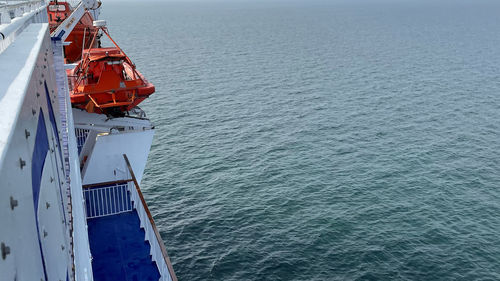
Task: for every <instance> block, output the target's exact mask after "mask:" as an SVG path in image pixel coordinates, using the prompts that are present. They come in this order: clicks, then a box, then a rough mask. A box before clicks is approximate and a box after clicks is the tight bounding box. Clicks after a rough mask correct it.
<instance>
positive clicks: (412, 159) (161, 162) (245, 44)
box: [102, 0, 500, 280]
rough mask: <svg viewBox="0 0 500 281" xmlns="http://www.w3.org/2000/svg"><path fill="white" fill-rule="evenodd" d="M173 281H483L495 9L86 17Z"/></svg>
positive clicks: (275, 4) (363, 4)
mask: <svg viewBox="0 0 500 281" xmlns="http://www.w3.org/2000/svg"><path fill="white" fill-rule="evenodd" d="M103 2H104V3H103V14H102V19H106V20H108V27H109V29H110V32H111V36H113V37H114V39H116V41H117V42H118V43H119V45H120V46H121V47H122V48H123V49H124V51H125V52H126V53H127V54H128V55H129V56H130V57H131V59H132V60H133V61H134V62H135V63H136V65H137V67H138V69H139V71H141V72H142V73H143V74H144V75H145V76H146V77H147V78H148V79H149V80H150V81H151V82H153V83H154V84H155V86H156V91H157V92H156V93H155V94H154V95H153V96H152V97H151V98H150V99H148V100H146V101H145V102H143V103H142V104H141V106H142V108H143V109H144V110H145V111H146V112H147V114H148V116H149V118H150V119H151V120H152V122H154V124H155V125H156V135H155V138H154V141H153V146H152V149H151V154H150V155H149V160H148V164H147V168H146V173H145V176H144V178H143V182H142V188H143V192H144V195H145V197H146V200H147V202H148V203H149V206H150V208H151V211H152V213H153V215H154V218H155V220H156V223H157V225H158V227H159V230H160V232H161V235H162V237H163V239H164V242H165V244H166V247H167V250H168V253H169V255H170V258H171V260H172V262H173V266H174V268H175V270H176V273H177V275H178V278H179V280H354V279H356V280H389V279H399V280H455V279H459V280H499V279H500V51H499V50H500V16H499V11H500V1H472V0H471V1H430V0H429V1H409V0H407V1H403V0H402V1H395V0H392V1H390V0H373V1H368V0H365V1H362V0H357V1H347V0H346V1H323V2H319V1H317V2H312V1H305V0H304V1H293V2H292V1H277V0H274V1H220V0H219V1H217V0H205V1H202V0H194V1H193V0H191V1H180V0H179V1H173V2H172V1H157V2H147V1H133V2H132V1H131V2H122V1H118V2H113V1H103Z"/></svg>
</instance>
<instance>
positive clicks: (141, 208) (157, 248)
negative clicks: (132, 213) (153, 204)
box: [123, 154, 177, 281]
mask: <svg viewBox="0 0 500 281" xmlns="http://www.w3.org/2000/svg"><path fill="white" fill-rule="evenodd" d="M123 158H124V159H125V163H126V164H127V168H128V171H129V173H130V177H131V178H132V182H130V186H131V188H130V194H131V199H132V202H133V204H134V208H135V209H136V210H137V214H138V215H139V220H140V222H141V227H142V228H144V231H145V233H146V237H145V239H146V240H148V241H149V244H150V246H151V247H150V248H151V251H150V254H151V257H152V259H153V261H154V262H156V266H157V267H158V271H159V272H160V275H161V277H160V280H161V281H177V277H176V275H175V272H174V268H173V267H172V263H171V262H170V258H169V257H168V254H167V250H166V248H165V244H164V243H163V240H162V239H161V236H160V233H159V232H158V229H157V228H156V224H155V222H154V220H153V217H152V216H151V213H150V212H149V208H148V205H147V204H146V200H144V197H143V196H142V192H141V189H140V188H139V183H138V182H137V179H136V178H135V174H134V171H133V170H132V167H131V165H130V162H129V160H128V157H127V155H125V154H123ZM134 187H135V188H134Z"/></svg>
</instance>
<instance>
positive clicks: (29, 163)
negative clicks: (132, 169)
mask: <svg viewBox="0 0 500 281" xmlns="http://www.w3.org/2000/svg"><path fill="white" fill-rule="evenodd" d="M51 64H52V53H51V42H50V37H49V33H48V25H47V24H30V25H29V26H28V27H26V29H25V30H24V31H23V32H22V33H21V34H20V35H19V36H18V37H17V38H16V40H15V41H14V42H13V43H12V44H11V45H10V46H9V47H8V48H7V49H6V50H5V51H4V52H3V53H1V54H0V73H2V77H1V78H0V80H1V81H0V82H1V83H0V84H1V86H0V111H1V112H2V119H1V120H0V135H1V137H0V192H1V196H0V222H1V223H2V225H3V226H2V227H0V247H1V249H0V252H1V255H0V272H1V273H2V276H1V278H2V279H5V280H66V279H67V276H68V274H69V272H68V270H69V269H70V268H71V258H70V254H69V249H70V247H69V245H68V239H67V231H68V230H67V224H66V220H65V216H66V215H65V210H66V209H65V206H64V203H63V199H62V196H61V195H62V192H63V189H64V186H65V185H64V174H63V170H62V169H61V166H62V156H61V153H60V149H59V139H58V131H59V130H60V128H59V124H58V123H57V122H55V121H54V120H53V119H51V117H50V107H53V109H54V110H55V112H52V113H53V114H57V113H58V112H57V108H58V106H57V100H56V99H54V98H53V97H54V95H53V93H54V92H53V89H54V85H55V81H54V77H55V75H54V73H53V69H52V68H51ZM45 85H47V87H45ZM61 179H63V180H61Z"/></svg>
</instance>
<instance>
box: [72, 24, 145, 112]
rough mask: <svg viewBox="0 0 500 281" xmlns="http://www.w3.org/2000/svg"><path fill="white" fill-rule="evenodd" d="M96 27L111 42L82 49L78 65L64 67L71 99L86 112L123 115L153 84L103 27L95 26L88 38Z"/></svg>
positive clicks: (96, 34)
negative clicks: (108, 44) (137, 68)
mask: <svg viewBox="0 0 500 281" xmlns="http://www.w3.org/2000/svg"><path fill="white" fill-rule="evenodd" d="M99 30H102V32H103V33H104V34H106V35H107V36H108V38H109V39H110V41H111V42H113V44H114V45H115V46H114V47H108V48H90V49H85V50H84V51H83V55H82V60H81V61H80V62H79V63H78V65H77V66H76V67H75V68H74V69H72V70H68V79H69V84H70V91H71V103H72V104H73V107H77V108H81V109H85V110H86V111H87V112H90V113H93V112H95V113H103V114H109V115H123V114H124V113H125V112H126V111H130V110H131V109H132V108H134V107H135V106H137V105H138V104H139V103H140V102H142V101H143V100H144V99H146V98H147V97H149V95H151V94H152V93H154V91H155V87H154V86H153V84H151V83H149V82H148V81H147V80H146V79H145V78H144V76H142V74H141V73H139V72H138V71H137V70H136V68H135V65H134V64H133V63H132V62H131V61H130V59H129V58H128V57H127V55H126V54H125V53H124V52H123V51H122V50H121V49H120V48H119V47H118V45H117V44H116V43H115V41H113V39H111V37H110V36H109V33H108V31H107V28H106V27H104V26H102V27H98V28H97V29H96V31H95V32H94V36H93V40H92V41H93V42H94V41H95V39H96V38H98V33H99ZM93 42H92V44H91V45H93Z"/></svg>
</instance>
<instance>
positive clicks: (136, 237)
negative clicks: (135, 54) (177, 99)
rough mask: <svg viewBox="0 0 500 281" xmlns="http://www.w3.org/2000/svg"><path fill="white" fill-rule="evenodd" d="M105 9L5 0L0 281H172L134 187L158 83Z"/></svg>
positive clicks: (0, 22)
mask: <svg viewBox="0 0 500 281" xmlns="http://www.w3.org/2000/svg"><path fill="white" fill-rule="evenodd" d="M103 8H105V3H104V4H102V3H101V2H99V1H96V0H83V1H81V2H77V3H68V2H63V1H50V2H49V1H45V0H43V1H41V0H37V1H33V0H30V1H10V0H9V1H5V0H3V1H2V0H0V112H1V116H2V118H0V192H1V195H0V280H9V281H11V280H17V281H20V280H28V281H34V280H36V281H38V280H41V281H48V280H57V281H59V280H66V281H68V280H78V281H80V280H85V281H89V280H96V281H101V280H131V281H132V280H135V281H138V280H174V281H175V280H177V277H176V276H175V273H174V270H173V267H172V264H171V262H170V260H169V257H168V255H167V251H166V247H165V244H164V242H163V241H162V238H161V236H160V234H159V232H158V229H157V228H156V226H155V222H154V220H153V217H152V216H151V213H150V212H149V210H148V206H147V204H146V201H145V199H144V197H143V195H142V192H141V189H140V184H141V179H142V177H143V174H144V169H145V166H146V161H147V158H148V154H149V151H150V147H151V143H152V140H153V135H154V125H153V124H152V122H151V121H150V120H149V119H148V118H147V117H146V113H145V112H144V111H143V110H141V109H140V108H139V107H138V105H139V103H140V102H143V101H145V100H146V101H147V97H148V96H149V95H151V94H153V93H154V91H155V88H154V85H153V84H152V83H151V82H149V81H148V80H147V79H146V78H145V77H144V76H143V75H142V74H141V73H140V72H139V70H138V69H140V65H139V66H137V67H136V65H135V64H134V63H133V60H132V58H129V57H128V56H127V55H126V54H125V52H124V51H123V50H122V49H121V48H120V47H119V44H118V43H119V42H115V41H114V40H113V38H111V37H110V36H109V32H108V30H107V27H106V21H105V20H103V19H100V18H99V15H100V11H101V9H103ZM104 39H105V40H104ZM105 43H108V45H106V46H105Z"/></svg>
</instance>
